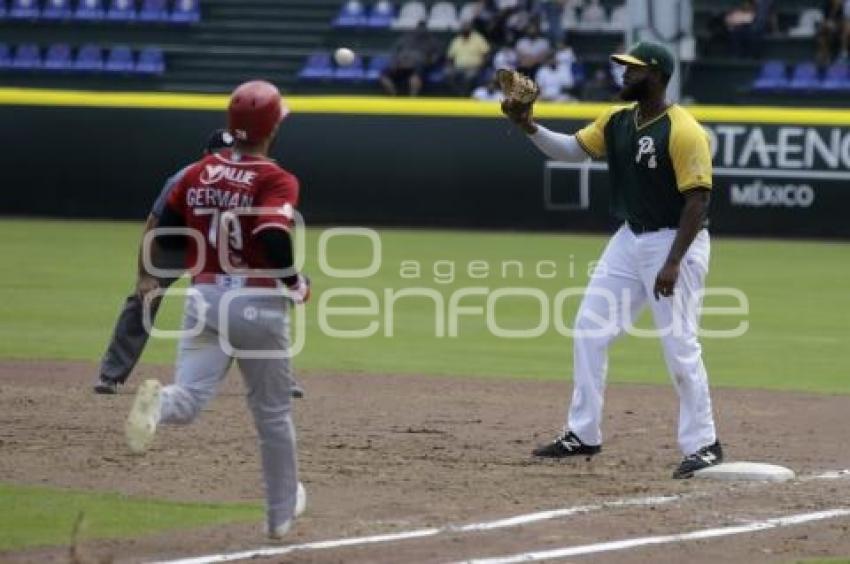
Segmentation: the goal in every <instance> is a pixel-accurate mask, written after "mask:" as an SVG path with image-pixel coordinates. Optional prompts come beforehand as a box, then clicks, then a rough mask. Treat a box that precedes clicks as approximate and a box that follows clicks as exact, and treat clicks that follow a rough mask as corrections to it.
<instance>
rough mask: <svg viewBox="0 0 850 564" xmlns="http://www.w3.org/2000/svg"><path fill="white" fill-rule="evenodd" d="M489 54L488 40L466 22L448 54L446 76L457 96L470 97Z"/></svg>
mask: <svg viewBox="0 0 850 564" xmlns="http://www.w3.org/2000/svg"><path fill="white" fill-rule="evenodd" d="M489 52H490V45H489V44H488V43H487V40H486V39H484V38H483V37H482V36H481V34H479V33H478V32H477V31H475V30H473V29H472V23H471V22H464V23H463V24H462V25H461V28H460V33H458V34H457V36H455V38H454V39H452V42H451V43H450V44H449V49H448V52H447V53H446V60H447V62H448V64H447V65H446V76H447V78H448V81H449V85H450V86H451V87H452V90H454V92H455V94H458V95H461V96H469V93H470V91H471V90H472V87H473V85H474V84H475V81H476V79H477V78H478V75H479V74H480V73H481V69H482V68H483V67H484V63H485V62H486V59H487V54H488V53H489Z"/></svg>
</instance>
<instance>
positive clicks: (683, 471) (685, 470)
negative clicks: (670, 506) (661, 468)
mask: <svg viewBox="0 0 850 564" xmlns="http://www.w3.org/2000/svg"><path fill="white" fill-rule="evenodd" d="M721 462H723V447H721V446H720V441H714V444H712V445H708V446H704V447H702V448H701V449H699V450H698V451H696V452H695V453H693V454H689V455H688V456H686V457H685V459H684V460H682V462H681V464H679V467H678V468H676V471H675V472H673V478H675V479H677V480H678V479H682V478H692V477H693V475H694V472H696V471H697V470H702V469H703V468H708V467H709V466H715V465H717V464H720V463H721Z"/></svg>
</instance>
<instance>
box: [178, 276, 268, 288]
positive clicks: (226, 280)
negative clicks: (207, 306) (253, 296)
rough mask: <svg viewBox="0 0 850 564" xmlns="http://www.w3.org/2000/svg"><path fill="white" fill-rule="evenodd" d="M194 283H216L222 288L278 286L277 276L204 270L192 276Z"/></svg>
mask: <svg viewBox="0 0 850 564" xmlns="http://www.w3.org/2000/svg"><path fill="white" fill-rule="evenodd" d="M192 284H215V285H216V286H221V287H222V288H277V287H278V285H279V284H278V280H277V279H276V278H258V277H255V276H231V275H229V274H214V273H212V272H202V273H201V274H198V275H197V276H195V277H194V278H192Z"/></svg>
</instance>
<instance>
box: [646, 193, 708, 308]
mask: <svg viewBox="0 0 850 564" xmlns="http://www.w3.org/2000/svg"><path fill="white" fill-rule="evenodd" d="M710 200H711V191H710V190H709V189H708V188H694V189H692V190H688V191H687V192H685V207H684V208H683V209H682V215H681V217H680V219H679V228H678V229H677V231H676V238H675V239H674V240H673V244H672V245H671V247H670V254H668V255H667V260H666V261H665V262H664V266H662V267H661V270H659V271H658V276H657V277H656V279H655V288H654V290H653V295H654V296H655V299H656V300H657V299H659V298H660V297H669V296H672V295H673V288H674V287H675V286H676V281H677V280H678V279H679V264H680V263H681V262H682V258H683V257H684V256H685V253H687V252H688V248H689V247H690V246H691V243H693V241H694V238H695V237H696V236H697V233H699V232H700V230H701V229H702V228H703V226H704V225H705V218H706V216H707V214H708V203H709V201H710Z"/></svg>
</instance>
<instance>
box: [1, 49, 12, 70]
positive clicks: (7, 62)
mask: <svg viewBox="0 0 850 564" xmlns="http://www.w3.org/2000/svg"><path fill="white" fill-rule="evenodd" d="M11 66H12V57H11V56H10V53H9V46H8V45H6V44H5V43H0V69H7V68H9V67H11Z"/></svg>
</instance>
